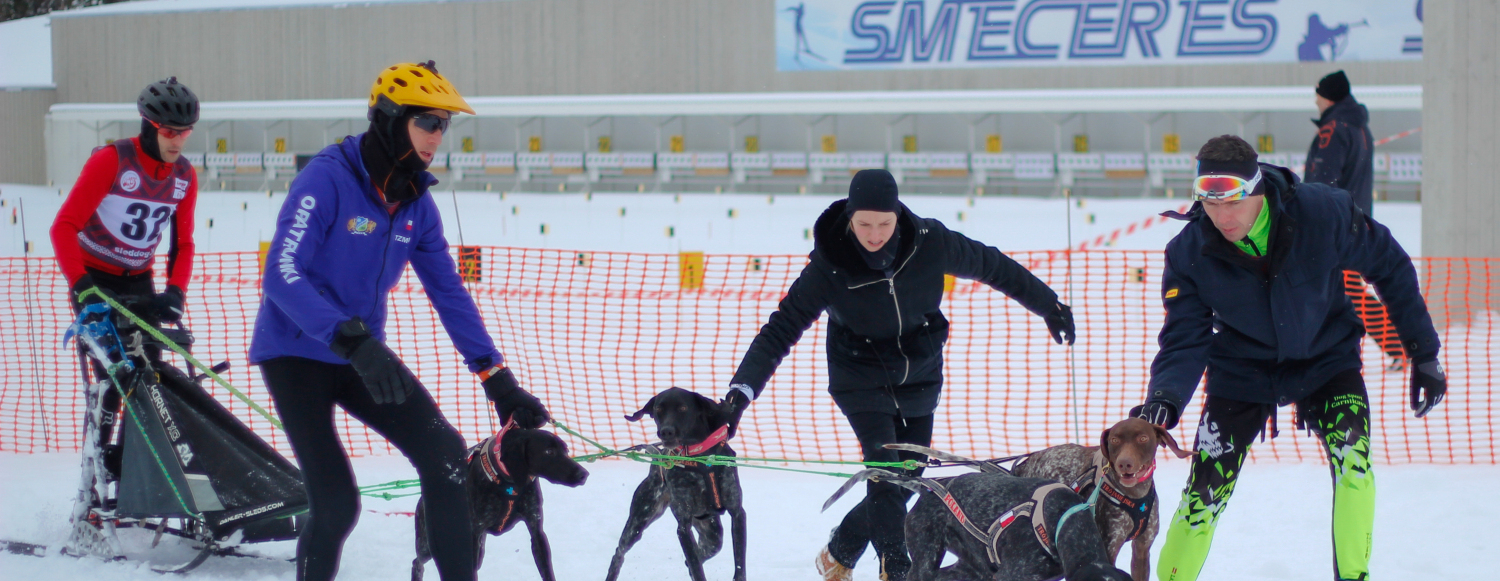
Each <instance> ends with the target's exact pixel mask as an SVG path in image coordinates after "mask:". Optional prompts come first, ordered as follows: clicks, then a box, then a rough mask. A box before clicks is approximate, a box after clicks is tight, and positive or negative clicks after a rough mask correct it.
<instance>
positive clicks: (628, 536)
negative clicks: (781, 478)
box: [605, 387, 746, 581]
mask: <svg viewBox="0 0 1500 581" xmlns="http://www.w3.org/2000/svg"><path fill="white" fill-rule="evenodd" d="M718 409H719V407H718V404H716V403H714V401H713V400H711V399H708V398H706V397H703V396H702V395H699V394H696V393H693V392H691V391H688V390H685V389H681V388H676V387H673V388H670V389H667V390H664V391H662V392H661V393H658V394H656V396H654V397H652V398H651V400H650V401H647V402H646V405H645V407H642V408H641V409H640V411H638V412H635V413H634V414H631V415H628V416H625V419H627V420H630V421H632V422H634V421H637V420H640V419H641V417H643V416H646V415H650V416H651V419H653V420H656V436H657V437H658V438H661V442H662V445H663V446H664V447H665V448H666V450H653V451H654V452H665V453H667V454H670V455H673V456H704V455H710V454H716V455H719V456H733V455H734V449H732V448H730V447H729V444H728V443H727V442H725V437H726V434H727V433H728V426H726V425H725V424H724V420H723V418H721V417H720V416H719V413H718ZM668 506H670V507H671V508H672V516H674V517H676V518H677V539H678V541H680V542H681V543H682V552H683V554H684V555H685V556H686V557H687V566H688V574H689V575H691V576H692V578H693V581H705V577H704V575H703V562H704V561H706V560H708V559H709V558H711V557H713V556H714V555H717V554H718V553H719V549H721V548H723V545H724V527H723V525H722V524H720V521H719V517H720V516H721V515H723V514H724V513H729V519H730V534H731V535H732V538H731V541H732V542H733V548H734V579H735V581H745V542H746V534H745V508H744V506H743V505H742V494H741V490H740V477H739V472H738V469H736V468H735V467H734V466H709V465H704V464H701V463H698V462H682V463H679V464H676V465H674V466H672V467H670V468H669V467H665V466H656V465H653V466H652V467H651V472H650V474H649V475H647V476H646V480H645V481H643V482H641V485H640V486H639V487H637V488H636V489H635V496H634V497H632V498H631V500H630V516H629V517H628V518H627V520H626V521H625V530H624V531H622V532H621V533H620V544H619V546H617V547H616V548H615V556H614V558H613V559H611V560H610V563H609V574H608V575H607V576H606V577H605V579H606V581H615V579H616V578H618V577H619V575H620V567H621V566H622V565H623V564H624V563H625V553H626V552H627V551H629V550H630V547H632V546H634V545H635V543H636V542H637V541H640V540H641V533H642V532H645V530H646V527H648V526H650V525H651V523H652V522H654V521H656V519H658V518H661V515H662V513H664V512H666V509H667V507H668ZM694 532H696V533H697V539H694V538H693V534H694Z"/></svg>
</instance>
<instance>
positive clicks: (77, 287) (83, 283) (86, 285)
mask: <svg viewBox="0 0 1500 581" xmlns="http://www.w3.org/2000/svg"><path fill="white" fill-rule="evenodd" d="M91 288H95V285H94V277H93V275H90V274H85V275H83V276H81V277H79V278H78V282H75V283H73V288H72V292H71V293H70V294H69V296H70V297H71V298H72V299H73V303H74V304H77V305H78V306H79V307H86V306H88V305H92V304H94V303H102V302H104V299H102V298H100V297H99V295H97V294H90V295H89V296H88V297H86V298H82V299H80V298H78V295H80V294H83V291H86V290H89V289H91ZM98 289H99V292H101V293H104V294H107V295H109V298H112V299H114V300H115V302H117V303H118V302H120V297H119V296H118V295H116V294H115V293H113V292H110V291H109V289H106V288H104V287H102V286H101V287H98Z"/></svg>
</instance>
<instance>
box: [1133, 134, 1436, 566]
mask: <svg viewBox="0 0 1500 581" xmlns="http://www.w3.org/2000/svg"><path fill="white" fill-rule="evenodd" d="M1193 195H1194V197H1195V198H1196V199H1197V200H1198V201H1197V203H1196V204H1195V205H1194V207H1193V209H1192V211H1190V212H1189V213H1188V214H1187V215H1185V216H1184V215H1180V214H1175V213H1172V215H1174V217H1178V218H1184V219H1187V220H1189V221H1190V222H1189V223H1188V224H1187V226H1185V227H1184V228H1183V230H1182V232H1181V233H1180V234H1178V235H1177V237H1176V238H1173V239H1172V241H1171V242H1170V243H1168V244H1167V250H1166V267H1165V269H1164V270H1163V272H1162V302H1163V304H1164V305H1165V307H1166V310H1167V318H1166V322H1165V323H1164V324H1163V325H1162V330H1161V334H1160V336H1159V338H1158V341H1159V343H1160V346H1161V351H1160V352H1159V353H1157V356H1156V360H1155V361H1154V362H1152V364H1151V382H1150V385H1149V386H1148V388H1147V395H1146V402H1145V403H1144V404H1142V405H1140V406H1137V407H1136V408H1135V409H1133V410H1131V415H1132V416H1136V417H1140V418H1144V419H1146V420H1147V421H1150V422H1153V423H1155V424H1158V425H1162V426H1166V427H1168V428H1171V427H1173V426H1175V425H1176V424H1177V417H1178V414H1179V413H1180V412H1181V410H1182V409H1183V408H1184V407H1185V406H1186V404H1187V402H1188V400H1189V399H1190V398H1191V397H1192V394H1193V391H1194V390H1195V389H1196V388H1197V386H1198V381H1199V379H1201V378H1202V377H1203V375H1204V369H1205V368H1207V370H1208V379H1207V382H1206V387H1205V388H1204V391H1205V392H1207V400H1206V401H1205V402H1204V410H1203V417H1202V419H1201V420H1200V421H1199V423H1198V437H1197V445H1196V451H1197V454H1196V456H1195V457H1194V458H1193V465H1192V468H1191V471H1190V473H1189V476H1188V483H1187V487H1186V488H1185V489H1184V490H1183V493H1182V502H1181V503H1180V504H1179V505H1178V507H1177V512H1176V514H1174V515H1173V516H1172V519H1171V523H1170V528H1169V529H1168V531H1167V539H1166V545H1165V546H1164V547H1163V548H1162V552H1161V558H1160V562H1158V563H1157V568H1156V571H1157V576H1158V577H1159V578H1160V579H1161V580H1162V581H1192V580H1195V579H1197V578H1198V573H1199V571H1201V570H1202V569H1203V562H1204V560H1205V559H1207V558H1208V550H1209V546H1210V545H1211V544H1212V542H1213V535H1214V526H1215V524H1217V522H1218V519H1219V515H1220V514H1222V513H1223V511H1224V507H1225V506H1226V504H1227V503H1228V501H1229V496H1230V495H1231V494H1233V492H1234V484H1235V481H1236V480H1237V478H1238V477H1239V472H1240V468H1241V466H1242V465H1243V464H1244V461H1245V455H1246V453H1247V451H1248V450H1249V447H1250V444H1251V442H1252V441H1253V440H1254V438H1255V437H1256V436H1257V435H1258V434H1260V432H1261V431H1262V430H1263V429H1264V428H1265V426H1266V420H1267V419H1268V418H1272V417H1274V416H1275V413H1276V408H1277V407H1279V406H1285V405H1287V404H1293V403H1295V404H1296V410H1297V419H1298V422H1299V423H1303V424H1305V425H1306V426H1307V427H1308V428H1311V429H1312V430H1313V432H1314V433H1316V434H1317V435H1318V437H1319V438H1321V439H1322V440H1323V445H1324V446H1325V447H1326V450H1327V452H1328V458H1329V463H1330V469H1331V472H1332V476H1333V489H1334V493H1333V544H1334V555H1335V559H1334V577H1335V578H1336V579H1340V580H1343V579H1368V578H1369V563H1370V547H1371V538H1370V537H1371V530H1372V529H1373V527H1374V516H1375V515H1374V513H1375V476H1374V472H1373V471H1372V470H1371V466H1370V405H1369V399H1368V397H1367V396H1366V393H1365V384H1364V378H1363V376H1362V375H1360V369H1361V362H1360V352H1359V347H1360V337H1361V336H1363V335H1364V332H1365V329H1364V326H1363V325H1362V324H1361V323H1360V319H1359V317H1358V315H1357V314H1356V313H1355V311H1354V307H1353V306H1352V305H1351V303H1350V301H1349V297H1348V296H1347V295H1346V294H1345V293H1344V282H1343V278H1344V274H1343V271H1344V270H1353V271H1356V272H1359V273H1360V274H1362V275H1364V277H1365V279H1366V280H1368V281H1369V282H1370V283H1371V284H1372V285H1374V287H1375V289H1376V291H1377V292H1378V293H1379V294H1380V298H1381V300H1382V301H1384V302H1385V304H1386V305H1387V307H1388V309H1389V311H1390V316H1391V320H1392V321H1393V322H1394V323H1395V325H1396V329H1397V331H1398V332H1399V333H1400V336H1401V340H1402V343H1403V345H1404V346H1405V348H1406V352H1407V353H1408V354H1409V355H1410V357H1411V361H1412V364H1413V365H1412V375H1411V390H1410V397H1411V407H1412V410H1413V411H1415V412H1416V415H1417V417H1422V416H1424V415H1426V414H1427V412H1429V411H1431V410H1432V408H1433V407H1434V406H1436V405H1437V404H1438V402H1440V401H1442V399H1443V394H1444V393H1446V392H1447V388H1448V384H1447V379H1446V378H1445V377H1444V375H1443V368H1442V366H1441V365H1440V364H1439V363H1438V347H1439V344H1438V337H1437V331H1436V330H1435V329H1434V328H1433V326H1432V319H1431V317H1430V316H1429V315H1428V313H1427V305H1426V303H1425V302H1424V301H1423V300H1422V295H1421V294H1420V293H1419V291H1418V288H1417V275H1416V269H1415V268H1413V266H1412V263H1411V259H1410V257H1408V256H1407V254H1406V251H1404V250H1402V249H1401V245H1400V244H1397V243H1396V240H1395V239H1394V238H1392V237H1391V233H1390V230H1388V229H1386V227H1385V226H1382V225H1380V224H1379V223H1378V222H1376V221H1374V220H1373V219H1371V218H1369V217H1368V216H1367V215H1365V213H1364V212H1363V211H1361V210H1360V209H1359V207H1358V206H1357V205H1355V204H1354V203H1353V202H1352V201H1351V200H1350V198H1349V194H1348V193H1347V192H1345V191H1343V190H1339V189H1335V188H1333V187H1330V186H1327V185H1324V184H1310V183H1299V182H1298V181H1297V177H1296V175H1294V174H1293V173H1292V172H1291V171H1290V170H1288V169H1286V168H1283V167H1276V166H1272V165H1267V164H1261V163H1258V162H1257V160H1256V155H1255V150H1254V149H1251V148H1250V144H1248V143H1245V141H1244V140H1243V139H1240V138H1238V137H1235V136H1232V135H1224V136H1220V137H1215V138H1213V139H1210V140H1209V141H1208V143H1206V144H1204V146H1203V149H1201V150H1199V151H1198V177H1197V178H1195V179H1194V182H1193ZM1272 435H1274V428H1273V434H1272ZM1137 581H1141V580H1137Z"/></svg>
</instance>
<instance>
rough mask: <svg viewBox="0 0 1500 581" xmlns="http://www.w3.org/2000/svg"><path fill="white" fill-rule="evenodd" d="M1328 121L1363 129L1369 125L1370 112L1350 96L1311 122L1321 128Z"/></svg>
mask: <svg viewBox="0 0 1500 581" xmlns="http://www.w3.org/2000/svg"><path fill="white" fill-rule="evenodd" d="M1329 121H1342V122H1344V123H1348V124H1350V125H1355V126H1359V127H1365V126H1367V125H1369V124H1370V110H1369V108H1367V107H1365V106H1364V105H1362V104H1360V102H1359V101H1356V100H1354V95H1350V96H1348V97H1345V98H1344V100H1342V101H1339V102H1337V103H1334V104H1333V106H1332V107H1329V108H1328V109H1326V110H1324V111H1323V114H1322V115H1321V116H1319V117H1318V118H1317V119H1314V120H1313V125H1317V126H1319V127H1322V126H1323V124H1325V123H1328V122H1329Z"/></svg>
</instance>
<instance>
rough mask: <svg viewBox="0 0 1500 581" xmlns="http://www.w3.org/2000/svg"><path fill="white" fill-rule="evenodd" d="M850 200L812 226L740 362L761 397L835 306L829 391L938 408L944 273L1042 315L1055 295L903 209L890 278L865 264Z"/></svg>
mask: <svg viewBox="0 0 1500 581" xmlns="http://www.w3.org/2000/svg"><path fill="white" fill-rule="evenodd" d="M846 203H847V202H846V200H839V201H837V202H834V203H833V205H831V206H829V207H828V209H827V210H825V211H824V212H823V215H822V216H820V217H819V218H818V221H817V223H816V225H815V226H814V227H813V235H814V246H813V251H812V253H811V254H809V255H808V264H807V266H806V267H804V268H803V269H802V274H801V275H799V276H798V277H797V280H796V281H794V282H792V286H791V288H790V289H788V290H787V294H786V297H785V298H783V299H782V300H781V304H780V305H779V306H778V307H777V310H776V312H774V313H771V317H770V320H769V321H767V322H766V325H765V326H764V327H761V329H760V334H758V335H756V336H755V340H754V341H752V342H751V343H750V349H749V350H748V351H747V352H746V353H745V358H744V360H742V361H741V362H740V367H739V370H738V371H737V372H736V373H735V374H734V379H733V381H732V382H731V383H732V384H744V385H748V386H750V388H751V389H753V390H755V393H756V394H757V395H759V394H760V391H761V390H762V389H763V388H764V387H765V385H766V381H768V380H769V379H770V378H771V374H772V373H775V371H776V367H777V366H778V365H780V364H781V359H782V358H783V357H786V355H787V353H788V352H790V351H791V349H792V345H794V344H796V343H797V339H799V338H800V337H802V333H803V331H806V330H807V329H808V328H809V327H811V326H812V324H813V323H814V322H816V321H817V320H818V317H819V316H820V315H822V313H823V312H824V311H828V343H827V349H828V382H829V387H828V391H829V393H831V394H832V395H833V397H834V401H835V402H836V403H838V405H839V407H840V409H842V410H843V411H844V412H845V413H855V412H861V411H879V412H884V413H890V414H897V413H900V414H902V415H906V416H909V417H920V416H924V415H927V414H930V413H932V410H934V409H936V407H937V402H938V394H939V391H940V390H941V386H942V371H943V344H944V343H945V342H946V341H947V340H948V320H947V319H946V318H944V317H943V313H942V311H941V310H940V309H939V307H940V306H941V304H942V301H943V275H945V274H950V275H953V276H956V277H960V278H967V279H973V280H977V281H980V282H983V283H985V284H987V285H989V286H991V287H993V288H995V289H996V290H999V291H1001V292H1003V293H1005V294H1007V295H1009V296H1010V297H1012V298H1014V299H1016V300H1017V301H1019V302H1020V303H1021V304H1022V305H1024V306H1025V307H1026V309H1027V310H1029V311H1031V312H1033V313H1037V314H1042V313H1046V312H1051V311H1052V310H1053V309H1054V308H1056V304H1057V293H1054V292H1053V291H1052V289H1050V288H1048V287H1047V285H1046V284H1044V283H1043V282H1042V281H1041V280H1039V279H1037V278H1036V276H1034V275H1032V274H1031V272H1030V271H1028V270H1026V268H1025V267H1022V266H1021V265H1020V264H1017V263H1016V261H1014V260H1011V258H1010V257H1008V256H1006V255H1004V254H1002V253H1001V252H1000V251H999V250H996V249H995V248H993V247H989V246H985V245H984V244H981V243H979V242H975V241H973V240H971V239H969V238H968V237H966V236H964V235H963V234H959V233H957V232H953V231H951V230H949V229H948V228H947V227H946V226H944V225H943V223H942V222H939V221H937V220H933V219H930V218H922V217H919V216H916V215H914V214H912V213H911V210H908V209H906V207H905V206H902V210H901V212H900V217H899V218H898V219H897V227H898V228H900V229H901V231H900V250H899V252H898V253H897V256H896V261H895V263H894V265H895V266H893V267H892V271H891V272H892V275H891V276H890V277H887V276H886V274H885V273H884V272H879V271H876V270H873V269H871V268H870V267H869V266H866V264H865V262H864V259H863V258H862V257H861V256H860V254H859V251H858V249H857V248H856V247H855V245H856V244H858V243H859V242H858V241H857V240H855V239H854V237H853V236H852V235H851V234H850V233H849V217H848V216H847V215H846V214H845V213H844V207H845V205H846Z"/></svg>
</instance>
